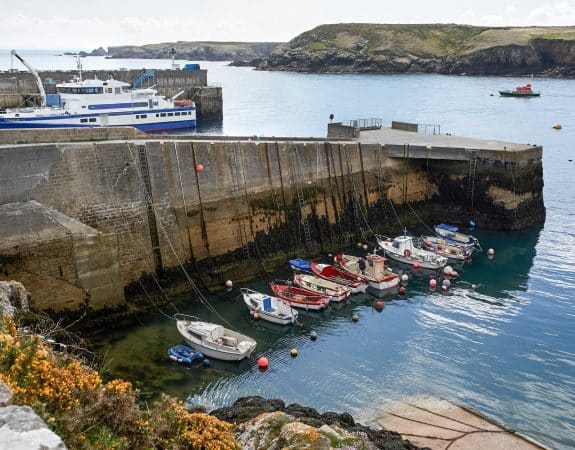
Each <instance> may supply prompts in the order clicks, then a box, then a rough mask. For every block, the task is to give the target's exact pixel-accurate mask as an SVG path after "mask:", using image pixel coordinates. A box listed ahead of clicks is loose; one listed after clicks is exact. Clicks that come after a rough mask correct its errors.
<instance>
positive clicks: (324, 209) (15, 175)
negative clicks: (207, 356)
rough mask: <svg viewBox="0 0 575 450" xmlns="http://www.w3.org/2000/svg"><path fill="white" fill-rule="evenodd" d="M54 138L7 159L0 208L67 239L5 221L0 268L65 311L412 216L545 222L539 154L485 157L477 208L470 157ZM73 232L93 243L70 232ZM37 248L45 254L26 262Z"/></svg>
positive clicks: (301, 145) (216, 275)
mask: <svg viewBox="0 0 575 450" xmlns="http://www.w3.org/2000/svg"><path fill="white" fill-rule="evenodd" d="M394 131H395V130H394ZM89 133H92V131H89ZM406 133H408V134H409V135H410V136H413V135H416V133H409V132H406ZM37 134H38V138H37V139H40V140H41V139H42V137H41V136H42V135H43V133H42V132H40V131H38V132H37ZM47 136H48V139H49V140H51V142H52V143H49V144H41V143H39V144H20V145H14V144H12V145H10V144H6V145H0V205H6V204H10V203H26V202H29V201H30V200H34V201H36V202H38V204H40V205H42V206H43V207H46V208H48V209H49V210H50V211H53V212H59V213H61V214H62V215H63V217H66V216H67V217H68V219H69V220H68V219H67V220H64V222H62V223H67V224H68V225H62V223H60V224H59V225H57V224H58V223H59V222H58V220H54V218H55V217H56V216H55V213H50V215H46V214H44V215H42V214H40V215H39V216H38V218H31V217H29V216H17V215H16V214H15V213H14V212H12V213H9V211H10V210H11V209H10V208H12V209H13V207H8V209H7V210H6V214H7V216H6V220H4V222H6V225H2V222H3V221H2V220H0V226H5V227H6V226H8V224H12V225H11V226H10V228H9V229H8V230H6V231H4V232H3V233H4V234H5V235H6V236H7V237H9V238H7V239H5V240H4V241H3V242H2V243H1V244H0V255H3V254H4V255H6V256H7V257H9V258H12V259H13V261H12V263H11V268H10V276H12V271H17V270H18V269H17V267H20V268H22V270H19V272H18V273H19V276H20V278H15V279H17V280H18V281H21V282H23V283H25V284H26V286H28V287H29V289H30V290H31V291H33V290H34V289H35V288H33V286H39V285H40V284H44V283H48V285H49V286H50V287H51V288H57V289H64V285H63V284H62V283H66V284H65V287H66V289H67V290H68V291H69V292H66V297H67V298H68V300H66V301H63V300H61V299H60V303H59V304H58V308H61V307H66V306H67V305H68V306H70V307H72V306H73V307H80V305H81V304H82V302H83V301H87V300H88V293H89V294H90V296H89V297H90V298H89V300H90V302H91V304H93V305H94V306H95V307H99V306H103V305H108V303H107V302H108V300H106V301H100V300H98V299H111V297H112V295H111V293H110V290H112V291H115V290H116V289H117V286H118V285H119V286H123V287H126V286H129V285H130V284H131V283H134V282H136V281H138V280H139V279H140V278H141V277H142V275H144V274H150V273H161V272H162V271H164V270H166V269H172V268H179V265H180V264H181V263H186V262H189V263H191V266H190V267H191V268H192V273H193V274H194V275H196V276H202V277H203V282H204V283H206V284H207V285H210V284H212V285H213V284H220V283H222V282H223V281H224V280H225V279H227V278H232V279H234V280H239V279H243V278H246V277H249V276H251V275H253V274H254V273H256V272H257V271H261V270H263V269H265V267H264V264H265V263H266V262H267V261H270V262H271V263H272V264H273V262H274V261H279V262H280V263H281V262H284V261H283V260H279V259H277V258H278V255H280V256H281V255H284V256H283V257H284V259H285V255H286V254H287V253H289V252H299V253H300V254H304V253H306V252H311V251H313V249H316V250H317V249H324V250H327V249H331V246H335V245H337V246H341V245H345V244H347V243H350V242H354V241H355V240H356V239H357V238H356V236H357V235H358V234H359V233H360V232H361V231H362V230H363V231H365V230H366V229H367V228H372V229H374V230H376V231H377V232H380V233H388V234H389V233H395V232H398V231H399V230H400V229H401V228H402V226H403V225H407V226H408V227H409V226H410V225H412V224H419V219H418V218H417V216H416V215H414V214H413V212H412V210H413V211H416V213H417V214H418V216H419V217H421V218H422V220H424V221H426V222H430V223H433V222H436V221H446V222H454V223H456V224H465V223H467V221H468V220H470V219H474V220H475V221H476V222H477V224H478V226H479V227H482V228H491V229H505V230H513V229H520V228H524V227H527V226H531V225H534V224H538V223H542V221H543V219H544V216H545V208H544V205H543V197H542V187H543V179H542V173H543V172H542V165H541V149H540V148H537V149H533V148H526V149H524V150H519V149H517V150H516V151H505V150H495V149H490V150H481V151H480V152H479V153H477V154H475V156H474V157H475V158H476V160H477V167H476V177H475V182H474V184H473V186H474V189H473V190H472V191H471V195H469V189H468V187H469V183H470V177H469V175H470V164H469V156H468V150H467V149H465V148H463V147H457V148H458V149H459V150H457V151H459V152H463V154H464V155H465V158H466V159H465V158H458V157H452V158H451V159H447V158H444V157H442V158H439V159H433V158H432V159H429V160H426V159H420V158H403V157H389V155H388V151H392V150H393V149H394V147H393V146H391V144H390V145H389V148H388V147H387V146H382V145H380V144H376V143H366V142H350V141H340V142H338V141H325V140H323V141H318V140H313V139H309V140H301V139H300V140H297V141H296V140H294V141H281V140H267V139H264V138H260V139H257V140H251V141H250V140H248V139H246V138H244V139H243V140H233V139H226V138H225V137H224V138H222V137H217V138H216V137H214V138H213V139H210V138H206V137H202V138H198V139H196V138H195V137H190V136H185V137H182V136H180V137H178V138H174V139H172V138H171V137H166V136H154V137H147V136H145V137H142V138H137V139H134V140H120V139H117V140H109V141H97V142H90V141H87V142H71V143H62V142H55V141H56V140H57V139H58V138H59V137H60V138H62V139H65V138H66V137H67V133H66V132H65V131H60V132H58V133H53V132H49V133H47ZM89 136H92V134H89ZM10 139H13V136H12V137H11V138H10ZM0 142H2V133H1V132H0ZM438 145H439V143H438ZM458 145H459V144H458ZM442 148H445V147H442ZM412 149H413V151H426V150H425V148H424V147H422V146H415V145H414V146H413V147H412ZM454 151H456V150H455V149H453V148H451V149H449V148H447V149H446V150H445V152H447V153H449V152H454ZM197 164H201V165H202V166H203V170H202V171H201V172H198V171H196V165H197ZM298 197H301V198H302V199H303V203H302V204H300V202H299V198H298ZM391 205H393V206H394V208H393V209H392V208H391V207H390V206H391ZM24 210H25V209H23V210H22V211H24ZM396 213H397V214H396ZM19 214H21V213H19ZM48 217H51V218H50V220H48ZM16 218H18V220H16ZM70 220H73V221H76V222H78V223H81V224H84V225H85V226H86V230H85V231H80V232H79V233H72V232H70V231H66V232H64V231H63V230H65V229H66V227H67V226H71V225H70V224H71V223H72V222H70ZM31 224H32V225H31ZM30 226H32V229H30ZM306 228H307V229H308V231H309V240H308V239H307V238H306V234H307V233H306ZM14 230H16V231H14ZM58 230H60V231H58ZM82 230H84V229H82ZM54 235H56V236H58V238H57V239H56V240H54V239H51V238H50V237H51V236H54ZM80 235H83V236H85V238H82V239H80V238H79V237H78V236H80ZM19 240H22V242H25V243H26V245H25V246H24V247H22V245H21V244H20V243H19ZM33 242H37V243H38V245H37V246H36V247H35V250H34V251H28V250H26V251H24V250H25V249H27V248H30V247H32V243H33ZM40 242H41V243H42V244H39V243H40ZM80 242H82V243H81V244H80ZM114 242H117V251H118V261H117V271H118V273H119V281H118V282H117V283H118V284H117V283H116V278H111V279H112V280H113V281H112V282H110V283H105V279H106V278H107V275H105V273H107V272H106V271H105V270H104V271H103V268H106V270H109V271H110V272H109V273H116V272H115V271H116V268H115V267H116V263H115V262H114V258H115V257H114V256H113V248H114ZM40 249H42V251H40ZM96 249H100V250H101V252H102V255H109V257H108V256H106V257H105V256H102V255H98V252H97V251H96ZM52 254H54V255H58V256H57V257H56V258H54V259H50V258H49V257H48V255H52ZM97 255H98V256H97ZM110 255H112V256H110ZM60 256H62V258H60ZM92 258H93V261H92V260H91V259H92ZM35 261H36V262H35ZM37 261H42V263H38V262H37ZM246 261H249V264H246V263H245V262H246ZM9 262H10V261H8V263H9ZM1 263H2V260H0V264H1ZM4 265H6V264H4ZM9 265H10V264H9ZM32 268H33V269H34V270H31V269H32ZM24 269H26V270H24ZM0 273H1V271H0ZM34 277H36V278H37V280H36V281H34V280H32V279H31V278H34ZM54 283H57V284H58V285H59V287H57V286H54ZM34 294H36V292H34ZM35 300H36V295H35ZM52 301H54V300H52ZM122 301H123V298H122V300H121V301H120V302H122ZM41 303H42V302H41ZM115 304H118V302H117V301H116V302H111V305H115ZM43 305H44V306H46V304H43Z"/></svg>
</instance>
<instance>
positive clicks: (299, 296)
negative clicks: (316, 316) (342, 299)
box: [270, 280, 329, 311]
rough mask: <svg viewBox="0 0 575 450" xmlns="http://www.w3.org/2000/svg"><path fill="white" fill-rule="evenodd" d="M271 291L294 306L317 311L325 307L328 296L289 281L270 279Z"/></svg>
mask: <svg viewBox="0 0 575 450" xmlns="http://www.w3.org/2000/svg"><path fill="white" fill-rule="evenodd" d="M270 287H271V288H272V291H273V293H274V294H275V295H276V296H278V297H279V298H281V299H282V300H284V301H286V302H287V303H289V304H290V305H291V306H293V307H294V308H301V309H305V310H312V311H319V310H322V309H325V308H327V304H328V303H329V297H328V296H327V295H322V294H317V293H316V292H313V291H310V290H309V289H305V288H302V287H299V286H293V285H292V284H291V283H290V282H289V281H280V280H276V281H272V282H271V283H270Z"/></svg>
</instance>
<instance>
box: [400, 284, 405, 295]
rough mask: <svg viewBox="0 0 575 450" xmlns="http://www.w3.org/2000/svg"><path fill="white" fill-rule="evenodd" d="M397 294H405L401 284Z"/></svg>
mask: <svg viewBox="0 0 575 450" xmlns="http://www.w3.org/2000/svg"><path fill="white" fill-rule="evenodd" d="M399 294H400V295H404V294H405V288H404V287H403V286H401V287H400V288H399Z"/></svg>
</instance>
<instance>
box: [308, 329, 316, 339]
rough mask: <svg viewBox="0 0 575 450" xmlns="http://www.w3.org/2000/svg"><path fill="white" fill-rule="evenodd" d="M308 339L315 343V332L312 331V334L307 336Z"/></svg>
mask: <svg viewBox="0 0 575 450" xmlns="http://www.w3.org/2000/svg"><path fill="white" fill-rule="evenodd" d="M309 338H310V339H311V340H312V341H315V340H316V339H317V333H316V332H315V331H312V332H311V333H310V334H309Z"/></svg>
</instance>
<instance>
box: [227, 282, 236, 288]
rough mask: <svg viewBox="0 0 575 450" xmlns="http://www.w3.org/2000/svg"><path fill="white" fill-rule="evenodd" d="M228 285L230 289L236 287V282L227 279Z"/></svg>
mask: <svg viewBox="0 0 575 450" xmlns="http://www.w3.org/2000/svg"><path fill="white" fill-rule="evenodd" d="M226 287H227V288H228V289H231V288H233V287H234V283H233V282H232V280H226Z"/></svg>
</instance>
